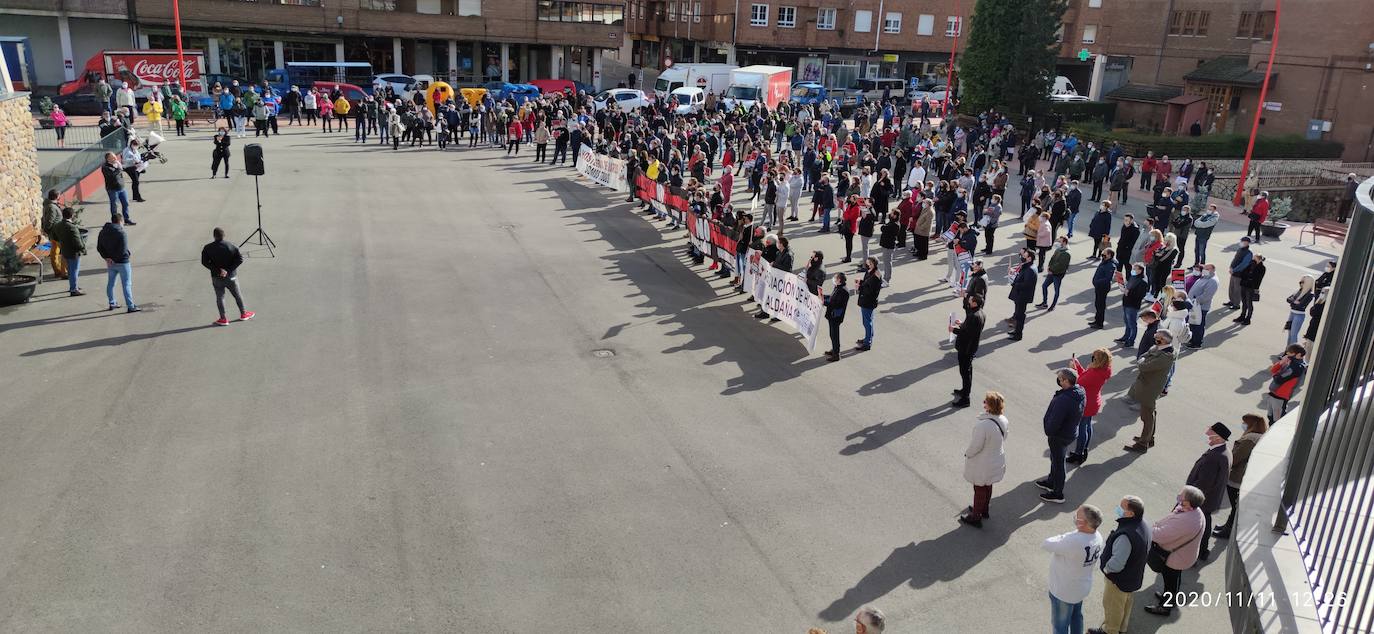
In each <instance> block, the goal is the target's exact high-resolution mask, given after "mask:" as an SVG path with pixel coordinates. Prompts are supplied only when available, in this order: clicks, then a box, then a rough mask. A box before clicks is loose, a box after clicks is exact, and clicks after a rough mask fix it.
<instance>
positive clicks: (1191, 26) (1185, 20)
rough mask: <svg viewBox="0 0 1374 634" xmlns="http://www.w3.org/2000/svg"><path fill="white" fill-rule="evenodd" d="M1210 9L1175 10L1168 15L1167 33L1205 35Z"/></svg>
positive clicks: (1189, 35)
mask: <svg viewBox="0 0 1374 634" xmlns="http://www.w3.org/2000/svg"><path fill="white" fill-rule="evenodd" d="M1211 18H1212V12H1211V11H1198V10H1196V9H1192V10H1188V11H1175V12H1173V13H1172V14H1170V16H1169V35H1182V36H1186V37H1203V36H1206V35H1207V23H1208V22H1210V21H1211Z"/></svg>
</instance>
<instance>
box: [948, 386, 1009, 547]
mask: <svg viewBox="0 0 1374 634" xmlns="http://www.w3.org/2000/svg"><path fill="white" fill-rule="evenodd" d="M1005 407H1006V399H1004V398H1002V395H1001V394H999V393H997V392H991V391H990V392H988V393H987V394H986V395H985V396H983V413H981V414H979V415H978V419H977V420H976V421H974V423H973V438H971V439H970V440H969V444H968V449H967V450H965V451H964V479H965V480H968V481H969V483H970V484H972V485H973V506H970V507H968V508H967V509H965V510H964V514H963V515H960V516H959V521H960V522H963V523H965V524H968V525H969V526H973V527H976V528H982V527H983V519H984V518H986V517H988V504H989V503H991V502H992V485H994V484H997V483H998V482H1001V481H1002V477H1003V476H1005V475H1007V454H1006V452H1005V451H1004V450H1003V445H1004V444H1005V443H1006V441H1007V424H1008V423H1007V417H1006V416H1003V415H1002V410H1003V409H1004V408H1005Z"/></svg>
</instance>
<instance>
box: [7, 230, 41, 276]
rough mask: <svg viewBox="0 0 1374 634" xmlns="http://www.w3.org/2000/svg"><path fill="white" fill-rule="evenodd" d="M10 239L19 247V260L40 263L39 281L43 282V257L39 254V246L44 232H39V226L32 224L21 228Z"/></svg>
mask: <svg viewBox="0 0 1374 634" xmlns="http://www.w3.org/2000/svg"><path fill="white" fill-rule="evenodd" d="M10 241H11V242H13V243H14V246H16V247H18V248H19V261H21V262H24V263H26V264H37V265H38V283H39V284H42V283H43V257H42V256H41V255H39V254H38V251H39V250H40V249H39V248H38V247H39V245H41V244H43V234H41V233H39V231H38V227H35V226H32V225H30V226H27V227H24V228H23V229H20V230H19V231H18V233H15V234H14V236H12V237H11V238H10Z"/></svg>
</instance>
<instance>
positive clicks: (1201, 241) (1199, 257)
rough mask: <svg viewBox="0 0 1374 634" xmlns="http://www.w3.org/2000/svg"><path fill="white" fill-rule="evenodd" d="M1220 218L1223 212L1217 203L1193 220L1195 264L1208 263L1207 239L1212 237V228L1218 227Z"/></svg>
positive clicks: (1209, 206)
mask: <svg viewBox="0 0 1374 634" xmlns="http://www.w3.org/2000/svg"><path fill="white" fill-rule="evenodd" d="M1219 220H1221V214H1220V213H1218V212H1217V206H1216V205H1208V206H1207V210H1206V211H1203V212H1202V214H1200V215H1199V216H1198V217H1197V218H1196V219H1194V220H1193V264H1194V265H1197V264H1206V263H1207V241H1208V240H1211V239H1212V230H1214V229H1216V226H1217V221H1219Z"/></svg>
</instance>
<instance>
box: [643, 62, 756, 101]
mask: <svg viewBox="0 0 1374 634" xmlns="http://www.w3.org/2000/svg"><path fill="white" fill-rule="evenodd" d="M736 68H739V67H738V66H736V65H734V64H675V65H674V66H673V67H672V68H666V69H664V70H663V72H661V73H659V74H658V79H657V80H656V81H654V91H653V93H654V97H655V98H657V99H667V98H668V95H671V94H673V91H674V90H677V89H678V88H683V87H687V88H700V89H702V90H704V91H707V92H713V93H717V94H719V93H720V92H721V91H723V90H725V89H726V88H727V87H729V86H730V71H732V70H735V69H736Z"/></svg>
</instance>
